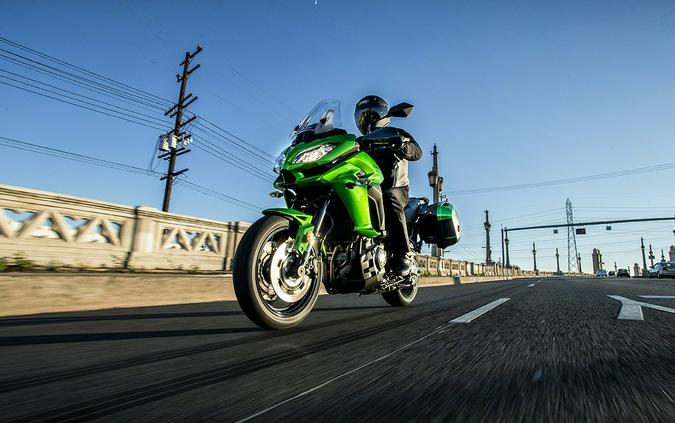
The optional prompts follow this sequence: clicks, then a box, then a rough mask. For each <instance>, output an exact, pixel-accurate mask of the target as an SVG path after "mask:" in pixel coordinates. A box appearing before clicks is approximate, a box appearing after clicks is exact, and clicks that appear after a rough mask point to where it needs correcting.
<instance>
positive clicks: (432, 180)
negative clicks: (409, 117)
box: [427, 144, 443, 257]
mask: <svg viewBox="0 0 675 423" xmlns="http://www.w3.org/2000/svg"><path fill="white" fill-rule="evenodd" d="M431 157H432V158H433V164H432V167H431V171H430V172H429V173H428V174H427V176H428V177H429V186H430V187H431V188H432V189H433V199H434V203H438V202H439V201H440V199H441V191H442V190H443V177H442V176H440V174H439V172H438V147H437V146H436V144H434V149H433V150H432V151H431ZM431 255H432V256H434V257H442V256H443V249H442V248H438V247H437V246H436V245H433V246H432V247H431Z"/></svg>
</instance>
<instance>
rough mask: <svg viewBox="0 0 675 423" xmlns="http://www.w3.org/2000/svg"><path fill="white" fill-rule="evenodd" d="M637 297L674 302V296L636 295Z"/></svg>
mask: <svg viewBox="0 0 675 423" xmlns="http://www.w3.org/2000/svg"><path fill="white" fill-rule="evenodd" d="M638 297H640V298H652V299H660V300H675V295H638Z"/></svg>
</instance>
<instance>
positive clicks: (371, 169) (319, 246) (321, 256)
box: [233, 100, 460, 329]
mask: <svg viewBox="0 0 675 423" xmlns="http://www.w3.org/2000/svg"><path fill="white" fill-rule="evenodd" d="M412 109H413V105H411V104H408V103H401V104H398V105H396V106H393V107H391V108H390V109H389V110H388V112H387V115H386V116H385V117H386V118H392V117H396V118H405V117H407V116H408V115H409V114H410V113H411V112H412ZM290 140H291V145H290V146H289V147H288V148H286V149H285V150H284V151H283V152H282V154H281V155H280V156H279V157H278V159H277V160H276V164H275V168H274V170H275V172H276V173H278V175H279V176H278V178H277V179H276V181H275V182H274V187H275V188H276V190H275V191H274V192H272V193H271V194H270V195H272V196H273V197H277V198H283V199H284V200H285V202H286V206H287V207H285V208H272V209H267V210H264V211H263V212H262V214H263V217H261V218H260V219H259V220H258V221H256V222H255V223H254V224H253V225H252V226H251V227H250V228H249V229H248V230H247V231H246V233H245V234H244V236H243V237H242V239H241V242H240V243H239V246H238V248H237V251H236V253H235V258H234V264H233V283H234V290H235V294H236V297H237V301H238V302H239V305H240V307H241V309H242V310H243V311H244V313H245V314H246V316H248V318H249V319H251V321H253V322H254V323H255V324H257V325H258V326H261V327H263V328H268V329H285V328H290V327H293V326H295V325H297V324H299V323H300V322H302V321H303V320H304V319H305V318H306V317H307V316H308V314H309V313H310V312H311V310H312V308H313V307H314V304H315V303H316V300H317V298H318V295H319V289H320V287H321V286H322V285H323V287H324V288H325V290H326V292H327V293H328V294H348V293H360V294H381V295H382V297H383V298H384V300H385V301H386V302H387V303H389V304H390V305H392V306H399V307H400V306H407V305H409V304H410V303H412V301H413V300H414V299H415V296H416V295H417V291H418V284H417V283H418V280H419V276H420V271H419V270H418V269H417V266H415V270H414V271H412V272H410V274H408V275H406V276H397V275H396V274H395V273H394V272H393V271H392V269H391V268H390V263H391V260H390V259H391V257H390V254H389V253H388V243H387V235H386V231H385V221H384V204H383V200H382V190H381V189H380V186H379V185H380V183H381V182H382V180H383V175H382V172H381V171H380V169H379V167H378V166H377V164H376V163H375V161H374V160H373V159H372V158H371V157H370V156H369V155H368V151H370V150H372V149H375V148H382V147H387V146H392V145H396V144H397V143H399V145H400V142H401V135H399V132H398V131H397V130H396V129H395V128H389V127H384V128H382V129H379V130H377V131H373V132H371V133H370V134H368V135H365V136H362V137H358V138H357V137H356V136H355V135H353V134H350V133H347V131H346V130H344V129H342V128H341V119H340V102H339V101H337V100H324V101H322V102H320V103H319V104H318V105H316V106H315V107H314V108H313V109H312V110H311V111H310V112H309V114H308V115H307V116H305V118H304V119H302V120H301V121H300V123H299V124H298V125H297V126H296V127H295V128H294V130H293V132H292V133H291V137H290ZM405 214H406V222H407V225H408V233H409V237H410V243H411V245H412V246H413V247H414V250H415V251H416V252H417V253H419V252H420V251H421V248H422V244H423V242H426V243H431V244H436V245H437V246H438V247H440V248H445V247H448V246H450V245H453V244H455V243H457V242H458V241H459V238H460V226H459V219H458V217H457V212H456V210H455V208H454V207H453V206H452V205H451V204H449V203H447V202H439V203H435V204H430V202H429V200H428V199H426V198H411V199H410V201H409V203H408V206H407V207H406V209H405Z"/></svg>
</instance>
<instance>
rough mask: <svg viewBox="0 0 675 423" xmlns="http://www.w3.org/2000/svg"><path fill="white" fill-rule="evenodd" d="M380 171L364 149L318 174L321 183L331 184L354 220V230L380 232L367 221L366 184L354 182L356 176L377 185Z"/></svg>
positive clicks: (373, 233)
mask: <svg viewBox="0 0 675 423" xmlns="http://www.w3.org/2000/svg"><path fill="white" fill-rule="evenodd" d="M383 179H384V178H383V176H382V171H380V168H379V167H378V166H377V164H376V163H375V161H374V160H373V159H372V158H371V157H370V156H369V155H368V154H366V153H364V152H360V153H357V154H355V155H354V156H352V157H350V158H349V159H347V160H345V161H344V162H342V163H340V164H339V165H337V166H335V167H334V168H332V169H330V170H329V171H328V172H326V173H324V174H323V175H321V177H320V181H321V182H322V183H324V184H328V185H331V186H332V187H333V189H334V190H335V192H336V193H337V195H338V197H340V200H342V203H343V204H344V206H345V208H346V209H347V212H348V213H349V216H351V218H352V221H353V222H354V232H356V233H358V234H361V235H364V236H367V237H370V238H373V237H376V236H378V235H379V234H380V233H379V232H378V231H377V230H375V229H374V228H373V225H372V222H371V221H370V205H369V203H368V187H367V186H366V185H354V183H355V182H356V181H358V180H367V181H368V185H379V184H380V183H382V180H383Z"/></svg>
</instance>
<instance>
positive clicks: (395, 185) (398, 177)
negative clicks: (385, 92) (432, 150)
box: [354, 95, 422, 276]
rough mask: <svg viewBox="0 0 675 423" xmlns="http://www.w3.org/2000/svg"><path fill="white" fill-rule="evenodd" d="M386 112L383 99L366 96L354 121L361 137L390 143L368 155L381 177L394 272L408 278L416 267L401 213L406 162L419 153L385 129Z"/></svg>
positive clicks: (403, 135) (400, 134)
mask: <svg viewBox="0 0 675 423" xmlns="http://www.w3.org/2000/svg"><path fill="white" fill-rule="evenodd" d="M388 110H389V104H388V103H387V102H386V101H385V100H384V99H383V98H382V97H379V96H376V95H368V96H365V97H363V98H362V99H361V100H359V101H358V103H356V108H355V110H354V119H355V120H356V126H357V127H358V128H359V131H361V133H362V134H363V135H368V136H369V138H376V137H377V134H378V133H382V136H383V138H386V139H391V140H392V143H390V144H388V145H387V146H385V147H378V148H374V149H372V150H370V151H369V154H370V156H371V157H372V158H373V159H374V160H375V162H376V163H377V164H378V166H379V167H380V170H382V174H383V175H384V180H383V181H382V184H381V185H380V187H381V188H382V196H383V200H384V214H385V217H384V221H385V229H386V231H387V236H388V238H389V244H390V245H389V248H390V250H391V253H392V256H393V259H394V262H395V264H394V266H393V269H394V271H395V273H396V274H397V275H399V276H407V275H408V274H410V272H411V271H412V270H413V269H416V267H417V264H416V262H415V255H414V253H413V251H412V249H411V248H410V242H409V240H408V228H407V225H406V220H405V212H404V209H405V207H406V205H407V204H408V194H409V192H408V191H409V190H408V183H409V181H408V161H416V160H419V159H420V158H421V157H422V149H421V148H420V146H419V145H418V144H417V142H416V141H415V139H414V138H413V137H412V135H410V134H409V133H408V132H406V131H404V130H403V129H400V128H394V127H390V126H388V125H389V121H390V119H389V117H386V114H387V111H388ZM385 128H386V129H385ZM392 135H393V136H392Z"/></svg>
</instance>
